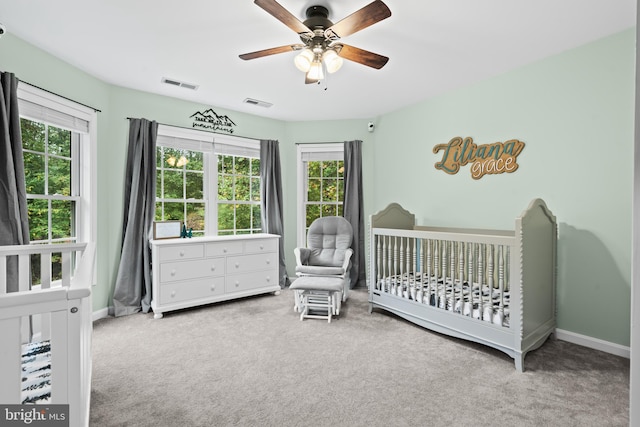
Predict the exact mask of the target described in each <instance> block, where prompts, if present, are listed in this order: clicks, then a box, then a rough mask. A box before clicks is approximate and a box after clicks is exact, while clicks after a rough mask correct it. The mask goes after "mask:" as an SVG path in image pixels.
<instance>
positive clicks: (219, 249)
mask: <svg viewBox="0 0 640 427" xmlns="http://www.w3.org/2000/svg"><path fill="white" fill-rule="evenodd" d="M241 253H242V241H233V240H225V241H222V242H210V243H207V249H206V254H207V256H208V257H211V256H225V255H235V254H241Z"/></svg>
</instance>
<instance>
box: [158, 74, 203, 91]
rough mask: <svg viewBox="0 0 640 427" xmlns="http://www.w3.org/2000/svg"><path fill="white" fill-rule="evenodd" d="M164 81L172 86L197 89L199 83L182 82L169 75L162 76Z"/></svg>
mask: <svg viewBox="0 0 640 427" xmlns="http://www.w3.org/2000/svg"><path fill="white" fill-rule="evenodd" d="M162 83H166V84H168V85H171V86H178V87H183V88H185V89H191V90H197V89H198V85H194V84H193V83H187V82H181V81H180V80H176V79H170V78H167V77H163V78H162Z"/></svg>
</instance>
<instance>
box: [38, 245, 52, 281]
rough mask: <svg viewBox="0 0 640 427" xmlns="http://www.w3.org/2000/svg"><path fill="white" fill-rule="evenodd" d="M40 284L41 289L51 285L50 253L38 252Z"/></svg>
mask: <svg viewBox="0 0 640 427" xmlns="http://www.w3.org/2000/svg"><path fill="white" fill-rule="evenodd" d="M40 281H41V282H40V285H41V286H42V288H43V289H47V288H50V287H51V253H50V252H48V253H43V254H40Z"/></svg>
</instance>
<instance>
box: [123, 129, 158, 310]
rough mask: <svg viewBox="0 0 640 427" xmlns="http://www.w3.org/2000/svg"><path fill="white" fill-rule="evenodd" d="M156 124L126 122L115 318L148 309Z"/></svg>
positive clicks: (153, 206)
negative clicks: (126, 141)
mask: <svg viewBox="0 0 640 427" xmlns="http://www.w3.org/2000/svg"><path fill="white" fill-rule="evenodd" d="M157 136H158V123H156V122H155V121H149V120H146V119H130V121H129V147H128V150H127V163H126V169H125V188H124V212H123V225H122V254H121V257H120V265H119V267H118V274H117V276H116V283H115V290H114V293H113V305H114V309H115V315H116V316H125V315H128V314H133V313H137V312H140V311H142V312H144V313H148V312H149V309H150V308H151V297H152V295H151V248H150V247H149V240H150V238H151V236H152V231H153V230H152V228H153V219H154V213H155V200H156V140H157Z"/></svg>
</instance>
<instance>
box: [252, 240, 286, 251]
mask: <svg viewBox="0 0 640 427" xmlns="http://www.w3.org/2000/svg"><path fill="white" fill-rule="evenodd" d="M277 250H278V240H277V239H256V240H247V241H246V242H245V243H244V251H245V253H253V252H276V251H277Z"/></svg>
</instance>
